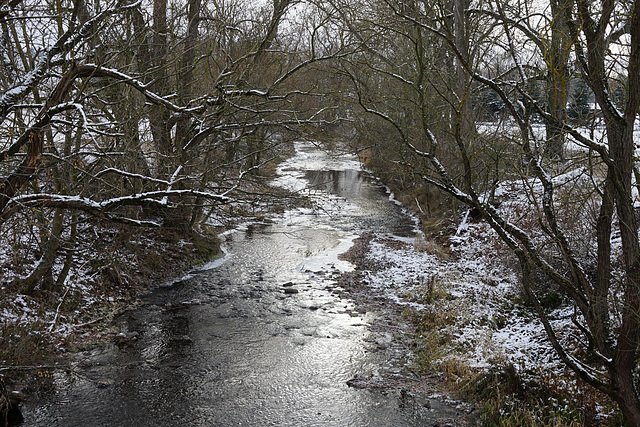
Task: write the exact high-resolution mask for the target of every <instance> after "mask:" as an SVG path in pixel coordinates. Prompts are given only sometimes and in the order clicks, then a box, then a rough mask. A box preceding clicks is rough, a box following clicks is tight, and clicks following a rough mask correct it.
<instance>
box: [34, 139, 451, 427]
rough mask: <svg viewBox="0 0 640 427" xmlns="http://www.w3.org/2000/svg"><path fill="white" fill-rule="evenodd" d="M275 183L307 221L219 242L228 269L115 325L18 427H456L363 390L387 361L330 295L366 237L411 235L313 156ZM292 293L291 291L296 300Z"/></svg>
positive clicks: (346, 164)
mask: <svg viewBox="0 0 640 427" xmlns="http://www.w3.org/2000/svg"><path fill="white" fill-rule="evenodd" d="M297 149H298V151H297V155H296V156H295V157H293V158H292V159H290V160H289V161H288V162H286V163H285V164H283V165H282V167H281V168H280V173H281V176H280V178H278V180H277V183H278V184H279V185H282V186H287V187H289V188H293V189H296V190H300V191H306V192H308V193H309V194H311V195H312V197H313V198H314V200H315V201H316V203H317V207H316V208H315V209H297V210H294V211H292V212H288V213H287V214H286V215H285V218H284V219H283V220H282V221H281V222H278V223H276V224H268V225H266V224H263V225H252V226H249V227H247V228H246V230H242V231H239V232H235V233H231V234H229V235H227V236H226V242H225V247H226V250H227V256H226V257H225V258H224V259H223V260H220V261H217V262H215V263H212V264H210V265H208V266H207V267H205V268H203V269H201V270H199V271H195V272H193V273H192V274H191V275H190V276H189V277H186V278H184V279H182V280H180V281H177V282H174V283H168V284H166V285H165V286H161V287H159V288H158V289H156V290H155V291H153V292H152V293H150V294H149V295H147V296H146V297H145V298H144V299H143V304H142V305H141V306H140V307H138V308H137V309H135V310H133V311H129V312H127V313H125V314H123V315H122V316H120V317H119V318H118V319H117V320H116V326H117V327H118V328H119V329H120V331H121V336H122V339H121V340H120V342H115V343H113V344H109V345H105V346H100V347H99V348H98V349H96V350H93V351H91V352H87V353H86V354H85V357H86V359H85V360H84V361H83V362H82V363H80V364H79V365H78V367H77V368H76V369H74V370H73V371H71V372H64V373H63V372H59V373H56V374H55V380H54V388H53V390H52V391H51V392H49V393H48V394H47V395H45V396H42V397H41V398H40V399H39V400H28V401H26V402H25V403H24V404H23V415H24V423H23V425H24V426H65V427H66V426H423V425H433V424H434V422H435V420H438V419H441V418H443V417H449V416H455V414H456V409H455V408H454V407H453V406H448V405H446V404H445V403H443V402H442V399H437V398H433V397H431V399H429V398H428V397H426V396H421V395H418V394H412V393H406V392H403V391H400V390H393V389H387V390H384V389H358V388H352V387H349V386H348V385H347V381H348V380H349V379H351V378H354V377H355V376H364V377H368V376H371V375H377V374H378V371H379V370H380V369H381V367H383V366H385V365H387V364H388V360H387V359H388V357H387V356H388V355H387V353H385V352H381V351H371V344H370V342H369V341H370V340H369V338H370V332H369V331H368V329H367V322H368V321H369V319H370V317H369V316H372V315H375V314H367V315H363V314H359V313H355V312H354V311H353V309H354V307H353V304H351V303H350V302H349V301H348V300H345V299H341V298H339V297H338V296H336V294H335V293H333V292H332V286H333V285H334V283H333V281H332V279H333V278H335V274H336V273H334V272H339V271H343V270H348V269H350V268H351V266H350V265H349V264H348V263H346V262H344V261H340V260H339V259H338V257H337V255H338V254H339V253H341V252H344V251H345V250H346V249H348V247H349V246H350V243H351V241H352V239H353V238H354V237H356V236H357V235H358V234H359V233H361V232H364V231H374V232H376V233H383V234H388V235H394V236H398V238H401V239H402V238H404V239H410V238H411V236H412V235H413V233H414V227H415V224H414V223H413V221H412V220H411V219H410V218H409V217H408V216H406V215H404V214H403V212H402V211H401V209H400V207H398V206H397V205H396V204H394V203H393V202H392V201H390V200H389V197H388V195H387V194H386V192H385V191H384V189H383V188H381V187H380V186H377V185H375V184H372V183H371V182H370V181H369V180H367V179H365V178H364V177H363V174H362V172H361V171H360V168H359V165H358V163H357V162H356V161H355V159H353V158H350V157H347V156H338V157H335V156H329V155H327V154H326V153H324V152H323V151H321V150H319V149H317V148H315V147H314V146H313V145H311V144H299V145H298V147H297ZM296 291H297V292H296Z"/></svg>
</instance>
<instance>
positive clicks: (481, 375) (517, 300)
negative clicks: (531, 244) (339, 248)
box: [339, 222, 618, 426]
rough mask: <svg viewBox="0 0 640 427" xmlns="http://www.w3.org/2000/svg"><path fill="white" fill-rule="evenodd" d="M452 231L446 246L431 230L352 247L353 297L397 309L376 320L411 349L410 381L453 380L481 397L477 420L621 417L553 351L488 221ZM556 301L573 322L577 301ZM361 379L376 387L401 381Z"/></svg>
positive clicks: (346, 280)
mask: <svg viewBox="0 0 640 427" xmlns="http://www.w3.org/2000/svg"><path fill="white" fill-rule="evenodd" d="M452 237H453V238H452V239H451V240H452V241H454V242H455V243H453V244H450V245H448V246H443V245H442V244H440V243H437V242H436V241H435V240H434V239H429V238H425V237H424V235H422V236H421V237H419V238H417V239H416V241H415V243H413V244H409V243H406V242H402V241H398V240H397V239H392V238H386V237H383V236H379V235H374V234H365V235H363V236H361V237H360V238H359V239H357V240H356V242H355V244H354V246H353V247H352V248H351V249H350V250H349V251H348V252H347V253H346V254H345V255H344V259H347V260H349V261H350V262H352V263H354V264H355V265H356V270H355V271H354V272H352V273H346V274H343V275H342V276H341V278H340V282H339V283H340V285H341V286H342V287H344V288H345V289H346V292H345V293H344V295H345V296H346V297H347V298H350V299H353V300H354V301H355V302H356V307H357V308H356V309H357V310H360V311H363V312H366V311H369V310H377V311H381V312H387V313H390V316H387V317H385V318H383V319H380V322H375V323H373V324H372V327H373V328H374V330H375V329H379V330H381V331H383V334H384V333H386V334H388V337H389V338H390V341H389V344H388V345H391V344H390V343H391V342H393V345H396V346H399V347H401V348H402V349H403V352H404V354H407V355H409V357H406V358H405V360H403V361H402V363H401V364H402V365H404V372H405V374H404V375H405V384H402V385H400V386H401V387H407V386H408V387H411V384H420V387H425V384H426V387H430V386H437V387H441V388H444V389H445V390H448V392H449V393H451V395H452V396H457V398H459V399H463V400H467V401H469V402H473V403H474V405H473V406H470V407H469V410H468V412H469V413H470V419H471V420H472V422H479V423H483V425H484V424H488V425H505V426H536V425H557V426H595V425H616V423H617V422H618V421H617V418H616V412H615V408H614V407H612V405H611V403H610V402H609V403H607V402H608V399H606V398H605V397H604V396H603V395H601V394H599V393H597V392H595V391H593V390H592V389H591V388H589V387H587V386H585V385H584V384H582V383H581V382H580V381H579V380H578V379H577V378H576V377H575V375H573V373H572V372H571V371H569V370H568V369H566V368H565V367H564V365H563V364H562V362H561V360H560V359H559V357H558V356H557V355H556V354H555V352H554V351H553V348H552V347H551V345H550V344H549V343H548V341H547V338H546V336H545V333H544V328H543V327H542V325H541V324H540V322H539V320H538V319H537V317H536V316H535V312H534V309H533V307H532V306H531V305H530V304H528V303H527V301H526V299H525V298H523V296H522V295H521V293H520V291H519V286H518V275H517V272H516V271H514V270H513V268H512V266H514V265H516V263H515V262H514V261H513V260H512V259H511V257H510V256H509V253H508V251H506V249H505V248H503V247H502V246H501V245H499V244H498V243H496V239H495V237H494V236H492V233H491V231H490V229H489V228H488V226H487V225H486V224H483V223H481V222H474V223H468V224H466V225H465V224H463V227H461V229H460V231H459V232H458V233H457V234H456V235H455V236H452ZM547 303H548V304H555V305H556V309H555V312H554V315H553V319H554V320H553V321H554V322H555V324H556V325H557V326H562V327H564V328H567V329H568V328H571V327H572V325H571V316H570V312H571V308H570V307H566V306H564V305H562V304H560V303H559V302H558V301H554V300H553V299H552V298H551V297H549V300H548V301H547ZM390 319H391V320H390ZM407 375H408V378H409V379H410V381H408V382H406V378H407ZM357 380H358V382H359V383H361V384H362V386H365V387H369V386H373V387H375V386H377V384H378V383H380V382H382V383H390V384H393V383H394V381H395V380H396V379H395V378H394V376H393V375H390V376H389V377H387V378H383V379H357ZM415 381H417V382H415Z"/></svg>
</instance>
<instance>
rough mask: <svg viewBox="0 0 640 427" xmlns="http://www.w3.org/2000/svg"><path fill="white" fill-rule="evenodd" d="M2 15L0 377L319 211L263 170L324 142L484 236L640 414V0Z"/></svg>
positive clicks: (583, 357) (73, 1) (561, 332)
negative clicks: (273, 227)
mask: <svg viewBox="0 0 640 427" xmlns="http://www.w3.org/2000/svg"><path fill="white" fill-rule="evenodd" d="M0 25H1V34H0V37H1V39H2V41H1V42H0V69H1V72H0V242H1V244H0V291H1V293H0V327H1V328H2V329H1V334H0V365H1V367H0V374H8V373H9V372H13V371H14V370H15V368H16V367H18V368H19V367H20V366H25V367H28V366H36V365H41V364H43V360H45V359H43V358H44V357H45V355H46V354H47V353H49V352H51V351H55V350H53V349H60V348H62V347H64V345H66V341H67V340H71V339H72V338H71V337H72V336H73V331H74V328H77V327H78V326H87V325H88V324H90V323H93V322H96V321H97V320H100V319H105V318H107V317H109V316H110V315H112V313H113V312H114V310H115V311H117V310H118V309H119V308H121V307H122V306H123V305H126V302H127V301H128V299H129V298H132V297H135V296H136V295H138V294H139V293H141V292H142V291H143V290H145V289H147V288H148V286H149V284H150V283H154V281H155V282H158V281H160V280H163V279H166V278H167V277H170V276H175V275H178V274H180V273H181V272H183V271H185V270H186V269H188V268H189V267H190V266H192V265H194V264H196V263H202V262H205V261H207V260H209V259H210V258H211V257H213V256H215V254H216V253H218V251H219V240H218V237H217V236H218V234H219V233H221V232H222V231H224V230H226V229H228V228H230V227H233V226H234V225H235V224H238V223H240V222H244V221H247V220H250V219H256V218H264V217H265V216H267V215H269V214H273V213H277V212H282V211H283V210H285V209H286V208H287V206H291V205H292V204H295V203H303V202H301V201H300V200H299V197H298V195H296V194H295V193H289V192H285V191H282V190H278V189H275V188H273V187H272V186H270V185H269V184H268V181H269V179H270V177H273V175H274V173H275V168H276V166H277V164H278V163H279V162H281V161H283V160H284V159H286V158H288V157H289V156H291V155H292V153H293V143H294V142H295V141H299V140H308V141H315V143H317V144H318V145H321V146H323V147H327V148H336V147H338V148H341V149H344V150H348V151H350V152H352V153H357V154H358V156H359V158H360V160H361V161H362V162H363V164H364V165H365V167H366V168H367V169H368V170H369V171H371V173H372V174H373V175H375V176H377V177H378V178H379V179H380V180H381V181H382V182H383V183H384V184H385V185H387V186H388V187H389V188H390V189H391V190H393V191H394V193H395V194H396V195H397V197H398V199H399V200H400V201H401V202H402V203H403V205H404V206H405V207H406V208H407V209H410V210H411V211H413V212H414V213H415V215H417V216H418V217H419V220H420V228H421V231H422V232H423V233H424V234H423V236H424V240H425V242H427V244H428V246H431V245H433V246H437V247H439V248H441V249H438V251H440V250H442V251H445V250H446V248H448V247H449V246H451V245H455V244H457V243H456V239H457V238H459V237H460V235H461V234H464V233H463V231H464V230H466V229H468V228H469V227H471V228H473V227H475V228H476V229H478V227H484V228H483V230H485V229H486V234H484V236H485V237H486V236H489V237H486V238H487V239H488V240H489V241H488V242H487V243H486V245H487V247H488V248H492V249H491V250H495V251H496V253H498V254H499V257H500V260H501V262H502V263H503V265H505V266H508V267H504V268H505V269H506V268H508V269H511V270H512V271H513V272H514V274H515V275H516V276H517V284H516V285H514V286H515V287H516V290H517V292H516V293H517V295H518V298H520V299H521V300H522V301H524V302H523V305H524V306H526V307H527V308H526V309H527V310H528V312H529V313H530V314H531V316H533V317H535V318H536V319H537V321H538V322H540V324H541V325H542V327H543V328H544V331H545V335H546V339H547V342H548V344H549V346H550V348H552V349H553V352H554V355H555V357H557V358H558V360H559V361H561V363H562V366H563V369H565V370H566V378H569V380H567V381H570V382H571V383H572V384H578V386H577V387H580V388H581V389H583V390H589V391H588V393H592V394H590V396H594V397H593V398H592V399H593V400H595V401H597V402H602V405H601V406H602V407H604V406H607V405H610V407H611V408H613V409H611V410H610V411H608V412H607V411H604V412H607V415H606V417H605V418H604V419H599V418H598V419H597V423H603V424H605V425H629V426H640V396H639V394H638V385H639V382H640V377H639V376H638V366H637V360H638V349H639V345H640V315H639V314H640V241H639V235H638V231H639V230H638V227H639V223H638V219H639V218H638V207H639V206H640V204H639V202H640V199H639V197H640V169H639V167H638V166H639V165H638V152H637V146H636V143H637V140H638V138H640V127H639V126H638V124H637V123H636V121H637V120H636V118H637V117H638V114H639V113H640V2H639V1H638V0H602V1H600V2H593V1H591V0H542V1H539V2H527V1H523V0H369V1H364V0H270V1H267V0H264V1H249V0H172V1H168V0H152V1H147V0H137V1H135V0H131V1H130V0H93V1H84V0H0ZM434 250H435V249H434ZM487 250H489V249H487ZM431 290H433V289H431ZM419 315H420V313H418V317H419ZM559 316H563V318H564V319H568V320H567V322H558V320H559ZM422 321H424V319H423V320H422ZM560 325H562V326H560ZM435 369H437V368H435ZM510 369H515V368H513V366H511V368H510ZM17 371H20V369H17ZM25 371H27V370H25ZM489 371H490V372H491V374H492V375H493V374H494V373H495V372H493V371H491V370H489ZM505 372H506V373H505ZM509 372H511V371H510V370H508V369H507V370H506V371H504V372H503V374H504V375H506V376H508V374H509ZM456 375H457V374H456ZM484 375H485V376H484V377H482V378H487V376H486V371H485V372H484ZM514 375H515V374H514ZM536 375H537V376H538V377H545V378H546V377H549V376H552V375H555V373H549V372H538V373H537V374H536ZM474 378H475V379H476V383H477V382H478V378H481V376H480V375H479V374H478V375H476V376H474ZM7 381H9V380H8V379H7ZM452 382H453V383H455V380H452ZM0 386H1V387H0V391H2V397H0V403H2V402H7V401H9V397H7V396H5V386H4V383H2V377H0ZM554 387H555V386H554ZM7 390H8V388H7ZM505 393H506V392H505ZM549 393H550V392H549ZM507 394H508V393H507ZM475 397H477V398H479V399H481V393H477V396H475ZM471 398H474V396H472V397H471ZM540 399H541V402H542V403H540V402H538V405H540V404H541V405H542V406H543V407H544V406H545V403H544V402H545V399H546V398H544V397H543V398H540ZM4 406H6V405H4ZM480 406H481V405H480ZM594 406H599V405H595V404H594ZM0 408H3V405H1V404H0ZM485 409H486V405H485ZM582 409H584V408H582ZM592 409H593V408H592ZM577 411H578V412H580V410H577ZM593 411H594V412H599V410H598V409H593ZM494 412H495V413H499V414H503V415H504V414H506V415H504V416H502V419H501V420H500V419H499V418H500V416H497V417H498V420H494V421H491V422H487V425H525V422H524V421H522V420H520V421H517V420H516V421H514V420H515V418H512V419H511V421H509V420H508V418H509V414H510V412H509V411H505V410H501V409H500V408H497V409H495V411H494ZM543 412H544V411H543ZM568 412H570V411H568ZM600 412H602V411H601V410H600ZM556 415H557V414H556ZM544 416H546V417H547V418H541V419H537V421H536V419H533V420H529V421H528V422H529V423H530V424H527V425H551V422H553V423H554V424H553V425H565V424H566V425H595V424H596V421H592V424H589V422H588V419H589V416H587V415H584V414H582V415H576V416H575V417H573V418H571V417H569V416H568V415H567V414H560V415H557V416H555V415H554V416H551V415H549V414H548V413H546V415H544ZM550 417H551V418H550ZM554 417H555V418H554ZM569 418H571V420H569ZM543 420H544V421H543ZM550 420H553V421H550ZM567 420H569V421H567ZM509 422H511V424H509Z"/></svg>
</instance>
